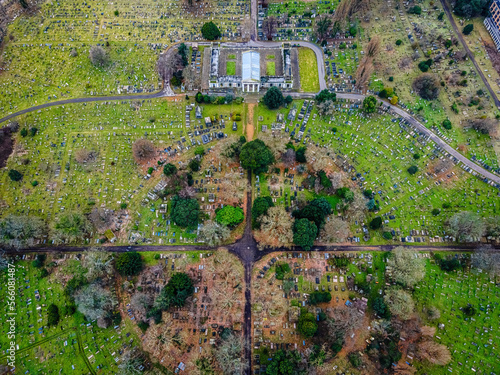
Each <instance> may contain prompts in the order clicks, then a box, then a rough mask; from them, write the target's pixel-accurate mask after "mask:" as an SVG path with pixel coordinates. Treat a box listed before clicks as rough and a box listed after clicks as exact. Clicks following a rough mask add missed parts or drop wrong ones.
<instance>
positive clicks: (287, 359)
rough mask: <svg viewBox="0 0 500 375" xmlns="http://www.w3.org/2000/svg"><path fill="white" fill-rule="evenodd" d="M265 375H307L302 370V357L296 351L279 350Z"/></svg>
mask: <svg viewBox="0 0 500 375" xmlns="http://www.w3.org/2000/svg"><path fill="white" fill-rule="evenodd" d="M264 374H265V375H305V374H306V371H305V369H302V357H301V355H300V353H299V352H298V351H295V350H293V351H292V350H287V351H285V350H278V351H277V352H276V354H274V357H273V359H272V361H271V362H270V363H269V364H268V366H267V367H266V372H265V373H264Z"/></svg>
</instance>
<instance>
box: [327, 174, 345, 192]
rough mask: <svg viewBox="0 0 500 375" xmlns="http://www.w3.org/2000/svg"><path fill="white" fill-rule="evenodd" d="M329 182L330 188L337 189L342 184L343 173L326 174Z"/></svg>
mask: <svg viewBox="0 0 500 375" xmlns="http://www.w3.org/2000/svg"><path fill="white" fill-rule="evenodd" d="M328 178H329V179H330V182H331V183H332V189H334V190H337V189H340V188H341V187H343V186H344V183H343V179H344V174H343V173H342V172H334V173H332V174H331V175H329V176H328Z"/></svg>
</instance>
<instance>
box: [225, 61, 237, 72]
mask: <svg viewBox="0 0 500 375" xmlns="http://www.w3.org/2000/svg"><path fill="white" fill-rule="evenodd" d="M226 74H227V75H228V76H234V75H235V74H236V62H235V61H228V62H226Z"/></svg>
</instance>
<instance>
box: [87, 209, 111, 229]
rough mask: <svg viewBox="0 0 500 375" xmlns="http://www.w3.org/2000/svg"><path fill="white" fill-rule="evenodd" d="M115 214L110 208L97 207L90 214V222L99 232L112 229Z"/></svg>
mask: <svg viewBox="0 0 500 375" xmlns="http://www.w3.org/2000/svg"><path fill="white" fill-rule="evenodd" d="M114 219H115V212H114V211H113V210H110V209H108V208H100V207H99V208H97V207H95V208H94V209H92V211H91V212H90V214H89V220H90V222H91V223H92V225H94V227H95V228H96V229H97V231H99V232H101V233H102V232H104V231H106V230H107V229H110V228H111V226H112V225H113V224H114Z"/></svg>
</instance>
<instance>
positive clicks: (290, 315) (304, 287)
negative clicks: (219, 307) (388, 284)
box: [252, 252, 384, 371]
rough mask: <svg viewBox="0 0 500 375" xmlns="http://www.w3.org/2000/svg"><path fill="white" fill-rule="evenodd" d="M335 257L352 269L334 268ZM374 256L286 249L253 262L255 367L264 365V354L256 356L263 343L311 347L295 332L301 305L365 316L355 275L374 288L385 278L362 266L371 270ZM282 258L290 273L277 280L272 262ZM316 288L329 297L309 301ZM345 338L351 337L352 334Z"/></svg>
mask: <svg viewBox="0 0 500 375" xmlns="http://www.w3.org/2000/svg"><path fill="white" fill-rule="evenodd" d="M336 257H343V258H347V259H348V263H349V264H350V265H352V266H353V267H355V268H354V269H355V270H356V271H357V272H351V271H350V266H349V267H345V268H344V267H341V268H337V267H336V266H335V265H334V264H335V263H334V262H332V259H334V258H336ZM373 261H374V259H373V255H372V254H369V253H367V254H360V253H345V254H338V253H337V254H335V253H315V252H288V253H281V254H279V255H277V254H273V255H271V256H267V257H265V258H264V259H263V260H262V261H260V262H259V263H257V265H256V266H255V270H256V271H255V273H254V280H252V285H254V288H253V296H252V303H253V306H254V308H253V311H252V324H253V334H254V341H253V349H254V355H253V360H254V367H255V368H256V369H257V370H260V371H264V370H265V366H264V365H261V363H263V362H264V361H265V358H264V361H262V358H260V356H261V355H263V354H262V353H263V352H262V351H261V349H263V348H264V347H265V348H267V349H268V352H270V353H273V352H274V351H276V350H279V349H297V350H300V351H305V350H306V349H308V348H309V347H311V345H312V344H311V343H310V342H309V341H308V340H305V339H304V338H303V337H302V336H301V335H300V334H299V333H298V332H297V321H298V318H299V315H300V309H301V308H307V309H308V310H309V312H313V313H314V314H315V315H316V316H319V314H320V313H321V312H324V313H326V314H327V315H328V316H331V313H332V309H333V308H334V307H336V308H339V307H340V308H346V309H356V310H357V313H359V314H361V315H364V314H365V312H366V309H367V301H368V300H367V297H368V296H367V295H366V294H367V292H366V291H363V290H362V289H361V288H360V287H358V282H357V280H358V279H359V278H360V276H363V280H364V281H365V282H366V283H369V284H370V286H371V287H375V288H379V286H380V285H381V284H379V283H382V284H383V281H384V278H383V270H380V271H378V272H379V273H376V274H373V275H372V274H366V272H364V271H363V272H362V271H361V270H368V269H371V267H372V266H373ZM284 263H287V264H288V265H289V267H290V272H289V273H287V274H285V276H284V280H283V281H280V280H277V279H276V266H280V265H282V264H284ZM289 283H291V284H293V286H291V288H290V289H289V290H285V289H284V286H285V284H289ZM315 291H318V292H330V293H331V296H332V299H331V301H330V302H328V303H321V304H319V305H315V306H311V305H310V303H309V299H308V298H309V295H310V293H312V292H315ZM353 295H354V296H355V297H354V298H352V297H353ZM348 339H350V340H355V334H353V335H352V336H351V337H350V338H348ZM269 356H271V354H269Z"/></svg>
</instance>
